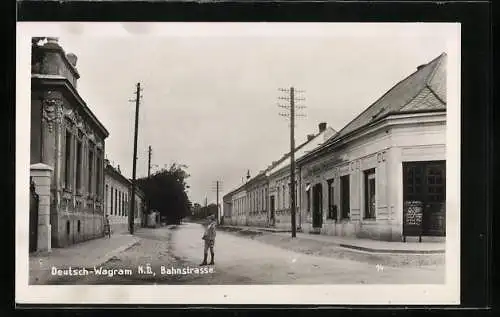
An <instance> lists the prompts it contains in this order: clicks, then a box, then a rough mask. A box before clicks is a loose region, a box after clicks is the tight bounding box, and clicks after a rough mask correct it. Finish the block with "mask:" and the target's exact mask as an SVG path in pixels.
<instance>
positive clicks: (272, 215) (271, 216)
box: [269, 195, 275, 226]
mask: <svg viewBox="0 0 500 317" xmlns="http://www.w3.org/2000/svg"><path fill="white" fill-rule="evenodd" d="M269 204H270V206H269V209H270V211H271V215H270V217H269V222H270V225H271V226H274V224H275V217H274V195H273V196H271V197H270V201H269Z"/></svg>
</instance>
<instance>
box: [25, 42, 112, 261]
mask: <svg viewBox="0 0 500 317" xmlns="http://www.w3.org/2000/svg"><path fill="white" fill-rule="evenodd" d="M76 64H77V57H76V56H75V55H74V54H71V53H70V54H66V53H65V52H64V50H63V48H62V47H61V46H60V45H59V43H58V39H57V38H39V37H37V38H33V39H32V65H31V129H30V130H31V131H30V133H31V144H30V164H31V173H30V176H31V181H32V184H33V187H32V188H33V193H34V195H36V197H38V199H39V201H38V204H34V205H33V206H31V205H30V222H29V228H30V229H29V230H30V251H36V250H50V249H51V247H64V246H67V245H70V244H74V243H77V242H80V241H84V240H88V239H92V238H97V237H101V236H103V235H104V209H103V204H104V153H105V139H106V138H107V137H108V136H109V132H108V131H107V130H106V128H105V127H104V126H103V124H102V123H101V122H100V121H99V120H98V119H97V118H96V116H95V115H94V114H93V113H92V111H91V110H90V109H89V107H88V106H87V105H86V103H85V101H84V100H83V99H82V97H81V96H80V95H79V93H78V91H77V80H78V79H79V78H80V75H79V73H78V70H77V68H76Z"/></svg>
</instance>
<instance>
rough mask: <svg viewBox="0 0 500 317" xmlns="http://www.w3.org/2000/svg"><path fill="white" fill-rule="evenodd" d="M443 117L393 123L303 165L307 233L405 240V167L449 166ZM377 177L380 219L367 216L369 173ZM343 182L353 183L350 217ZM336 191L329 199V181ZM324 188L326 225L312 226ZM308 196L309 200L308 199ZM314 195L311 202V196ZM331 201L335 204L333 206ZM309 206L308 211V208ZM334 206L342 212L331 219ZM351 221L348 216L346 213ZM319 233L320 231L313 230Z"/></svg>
mask: <svg viewBox="0 0 500 317" xmlns="http://www.w3.org/2000/svg"><path fill="white" fill-rule="evenodd" d="M445 124H446V117H445V114H443V113H427V114H413V115H400V116H394V117H391V118H388V119H387V120H386V121H384V122H381V123H380V124H379V125H378V126H376V127H373V128H372V129H370V130H369V131H366V132H365V133H363V134H362V135H359V136H357V138H356V139H352V140H346V141H345V142H346V144H347V145H346V146H344V147H341V148H339V150H337V151H333V152H330V153H328V154H325V155H324V156H323V157H321V158H318V159H316V160H314V161H311V162H308V163H305V164H303V165H301V178H302V184H301V192H300V194H301V201H302V204H301V214H302V218H303V219H304V221H303V223H302V228H303V230H304V231H305V232H319V233H323V234H327V235H339V236H355V237H360V238H373V239H382V240H401V237H402V234H403V231H402V230H403V168H402V164H403V162H415V161H417V162H418V161H444V160H445V159H446V153H445V144H446V142H445V129H446V125H445ZM370 170H372V171H373V172H374V177H375V215H374V217H368V216H367V210H366V209H367V207H366V197H365V186H366V178H365V172H367V171H370ZM341 177H348V178H349V189H348V190H349V211H348V216H347V217H342V212H343V207H342V199H341V192H342V190H343V189H342V184H341ZM330 180H332V181H331V185H330V186H332V187H333V190H332V191H331V193H332V196H333V197H332V198H330V197H329V196H330V195H329V190H328V188H329V181H330ZM317 185H319V186H321V193H322V195H321V198H320V199H321V204H320V207H319V208H320V211H321V224H320V225H317V226H313V210H314V207H313V203H314V197H311V196H313V193H312V192H313V190H314V189H315V186H317ZM308 192H309V194H308ZM308 195H310V198H307V196H308ZM331 199H332V203H331ZM308 203H309V205H308ZM331 206H333V207H334V209H336V210H337V212H336V213H335V212H332V213H331V214H330V213H329V209H330V207H331ZM345 214H346V215H347V212H346V213H345ZM314 227H316V228H314Z"/></svg>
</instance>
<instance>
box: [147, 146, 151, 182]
mask: <svg viewBox="0 0 500 317" xmlns="http://www.w3.org/2000/svg"><path fill="white" fill-rule="evenodd" d="M150 177H151V145H150V146H149V149H148V178H150Z"/></svg>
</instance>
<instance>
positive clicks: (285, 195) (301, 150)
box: [268, 122, 336, 229]
mask: <svg viewBox="0 0 500 317" xmlns="http://www.w3.org/2000/svg"><path fill="white" fill-rule="evenodd" d="M335 133H336V131H335V130H334V129H333V128H331V127H328V126H327V124H326V123H325V122H322V123H320V124H319V131H318V133H317V134H310V135H308V136H307V141H306V142H304V143H303V144H301V145H300V146H298V147H297V148H296V150H295V153H294V156H295V157H294V158H295V161H296V162H297V161H298V160H299V159H300V158H301V157H302V156H304V155H305V154H306V153H308V152H310V151H312V150H313V149H315V148H316V147H318V146H320V145H321V144H323V143H324V142H325V141H327V140H328V139H330V138H331V137H332V136H333V135H335ZM268 175H269V176H268V182H269V190H270V192H269V193H270V197H269V198H270V201H271V203H270V206H269V210H270V213H269V225H270V226H274V227H276V228H280V229H291V201H290V191H291V188H290V187H291V178H290V176H291V175H290V157H289V155H286V158H285V159H284V160H281V161H280V162H279V163H278V164H275V165H274V166H273V167H272V168H271V169H270V170H269V171H268ZM300 188H302V185H301V172H300V166H299V165H295V197H296V204H295V206H296V208H297V209H296V216H297V218H296V219H297V221H296V225H297V227H298V229H300V228H301V221H302V218H301V215H302V214H301V212H300V206H301V202H302V199H301V195H300V193H299V189H300Z"/></svg>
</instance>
